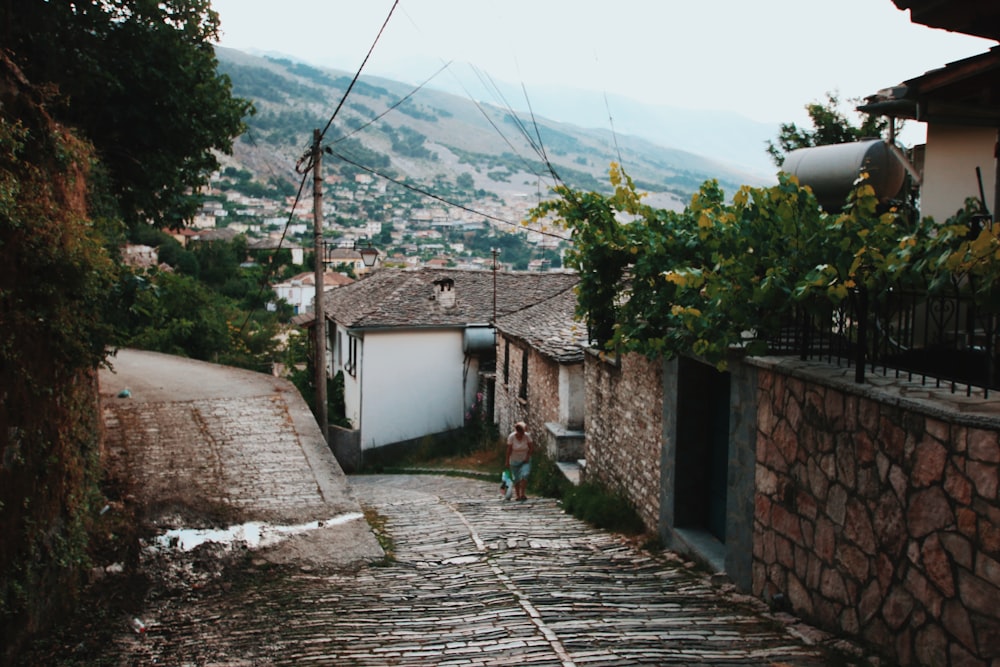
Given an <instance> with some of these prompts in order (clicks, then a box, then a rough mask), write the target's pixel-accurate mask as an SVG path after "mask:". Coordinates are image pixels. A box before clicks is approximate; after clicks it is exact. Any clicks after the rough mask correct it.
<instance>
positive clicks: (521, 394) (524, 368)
mask: <svg viewBox="0 0 1000 667" xmlns="http://www.w3.org/2000/svg"><path fill="white" fill-rule="evenodd" d="M517 396H518V398H520V399H522V400H528V351H527V350H521V389H520V390H519V391H518V393H517Z"/></svg>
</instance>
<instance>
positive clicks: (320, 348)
mask: <svg viewBox="0 0 1000 667" xmlns="http://www.w3.org/2000/svg"><path fill="white" fill-rule="evenodd" d="M320 138H321V135H320V131H319V130H313V227H314V229H313V238H314V242H313V246H314V252H315V253H316V280H315V282H316V300H315V305H314V307H313V310H314V311H315V315H316V325H315V331H314V333H315V334H316V351H315V354H313V364H314V366H315V367H316V368H315V369H314V370H315V374H314V379H313V382H314V384H315V388H316V395H315V396H316V419H317V421H319V427H320V429H321V430H322V431H323V440H325V441H329V437H330V434H329V432H328V431H329V428H330V424H329V420H328V418H327V411H326V310H325V307H324V304H323V274H324V273H325V272H326V262H325V261H324V260H325V259H326V257H325V256H324V247H323V176H322V174H321V171H320V166H321V164H322V158H323V150H322V148H321V146H320Z"/></svg>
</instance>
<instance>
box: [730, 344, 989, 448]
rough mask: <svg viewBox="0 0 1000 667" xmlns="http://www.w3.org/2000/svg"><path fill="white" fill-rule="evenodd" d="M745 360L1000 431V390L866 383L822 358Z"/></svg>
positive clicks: (870, 377)
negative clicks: (968, 392)
mask: <svg viewBox="0 0 1000 667" xmlns="http://www.w3.org/2000/svg"><path fill="white" fill-rule="evenodd" d="M743 363H746V364H749V365H751V366H756V367H758V368H763V369H768V370H777V371H780V372H781V373H783V374H785V375H788V376H791V377H793V378H796V379H799V380H807V381H810V382H819V383H824V384H826V385H827V386H830V387H832V388H836V389H839V390H841V391H843V392H844V393H847V394H853V395H855V396H860V397H863V398H868V399H872V400H876V401H878V402H880V403H882V404H887V405H892V406H896V407H899V408H902V409H907V410H911V411H914V412H919V413H922V414H925V415H927V416H930V417H934V418H936V419H939V420H941V421H944V422H948V423H951V424H959V425H962V426H969V427H973V428H986V429H991V430H1000V390H993V391H992V392H990V395H989V397H988V398H983V390H982V389H974V390H973V392H972V395H971V396H967V395H966V392H965V389H964V385H963V386H962V388H961V390H960V391H959V390H956V391H955V392H954V393H952V391H951V390H950V388H949V386H948V385H945V386H942V387H935V386H934V385H933V384H931V383H928V384H921V382H920V381H919V380H908V379H907V378H906V377H899V378H897V377H894V375H895V371H890V373H891V374H892V375H885V376H883V375H878V374H876V373H871V372H869V373H866V374H865V382H864V384H858V383H856V382H855V381H854V366H837V365H835V364H830V363H823V362H818V361H802V360H801V359H799V358H797V357H778V356H766V357H751V356H747V357H745V358H744V359H743Z"/></svg>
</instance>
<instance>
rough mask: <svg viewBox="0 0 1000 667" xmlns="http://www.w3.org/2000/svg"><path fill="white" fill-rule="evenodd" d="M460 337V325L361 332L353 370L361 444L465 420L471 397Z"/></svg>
mask: <svg viewBox="0 0 1000 667" xmlns="http://www.w3.org/2000/svg"><path fill="white" fill-rule="evenodd" d="M462 341H463V338H462V331H461V330H426V331H424V330H418V331H402V332H400V331H387V332H372V331H368V332H365V337H364V340H363V354H362V355H361V365H360V368H359V373H358V377H359V378H362V382H363V383H364V384H363V387H361V391H360V394H359V397H358V398H359V399H360V414H361V419H360V422H358V423H359V424H360V426H361V447H362V449H370V448H373V447H381V446H383V445H387V444H391V443H394V442H399V441H401V440H408V439H411V438H419V437H422V436H424V435H429V434H432V433H440V432H442V431H447V430H449V429H453V428H458V427H460V426H462V425H463V424H464V422H465V410H466V406H467V405H468V404H469V402H470V399H469V396H468V395H469V391H468V390H467V388H466V379H465V373H464V360H465V356H464V353H463V351H462ZM471 382H472V383H475V376H474V374H473V376H472V380H471ZM471 394H472V397H473V398H474V397H475V389H474V388H473V389H472V390H471Z"/></svg>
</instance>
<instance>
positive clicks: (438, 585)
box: [25, 352, 877, 667]
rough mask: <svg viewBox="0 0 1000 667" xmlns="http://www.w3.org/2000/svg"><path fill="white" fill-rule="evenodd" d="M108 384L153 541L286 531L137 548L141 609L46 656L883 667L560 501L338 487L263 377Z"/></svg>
mask: <svg viewBox="0 0 1000 667" xmlns="http://www.w3.org/2000/svg"><path fill="white" fill-rule="evenodd" d="M153 379H155V381H154V380H153ZM122 387H131V391H130V392H129V393H130V396H129V397H128V399H125V398H121V394H120V393H119V392H120V391H121V389H122ZM102 394H104V395H105V397H106V399H105V400H106V410H105V422H106V425H107V428H108V436H107V447H108V456H109V457H110V458H111V459H117V460H119V461H121V462H122V465H123V466H124V468H125V469H126V470H127V471H128V473H127V474H128V475H129V476H130V477H131V478H132V479H133V480H134V484H135V490H134V493H135V499H134V502H136V503H138V505H139V506H140V507H142V508H144V509H143V511H144V515H145V519H144V521H147V522H149V523H150V525H152V526H154V527H155V530H156V531H157V532H159V533H162V532H165V531H166V530H168V529H177V528H189V527H194V526H193V525H192V524H199V525H198V527H211V528H218V527H219V526H220V525H223V526H224V525H230V526H237V527H240V530H242V531H243V532H241V533H238V535H242V536H245V534H246V532H247V527H248V526H251V525H253V526H255V530H260V531H262V532H267V530H268V529H270V531H271V534H278V535H279V539H276V540H274V541H272V542H270V543H262V544H260V545H258V546H254V545H249V544H248V542H247V541H246V540H243V539H241V538H238V539H236V540H234V541H233V540H231V541H230V542H229V543H219V542H207V543H203V544H201V545H200V546H196V547H193V548H190V549H185V548H181V545H180V539H179V538H178V539H168V540H167V541H166V543H165V544H163V545H161V546H160V547H159V548H151V547H150V546H149V545H147V546H146V547H145V548H144V550H143V554H144V555H143V561H142V563H141V569H142V571H143V575H142V576H143V577H144V581H146V584H144V588H143V590H142V594H141V596H140V598H138V602H137V604H135V605H133V606H130V607H129V608H127V610H126V609H125V608H124V607H123V608H121V610H120V612H114V611H112V613H111V614H110V615H107V616H101V615H99V614H98V615H96V616H95V618H111V619H112V623H111V625H110V626H107V625H105V626H103V627H102V629H101V632H100V633H99V634H98V635H94V634H92V633H91V632H90V631H89V630H88V629H87V628H89V627H91V625H88V620H87V619H84V622H83V623H82V625H81V629H80V630H78V631H77V632H75V633H73V632H70V633H67V635H66V637H67V639H65V640H63V641H61V642H60V641H58V640H57V641H56V643H55V645H54V647H53V645H52V644H51V643H50V644H49V645H48V648H47V649H46V650H47V651H48V652H47V653H45V658H46V659H45V662H44V664H49V665H80V664H88V665H90V664H100V665H121V666H125V665H128V666H132V665H135V666H140V665H143V666H145V665H170V666H178V667H185V666H192V667H194V666H197V667H249V666H272V665H336V666H346V665H372V666H380V667H381V666H388V665H462V666H469V667H474V666H477V665H483V666H485V665H561V666H563V667H566V666H570V665H576V666H583V665H588V666H596V665H608V666H610V665H698V664H701V665H764V666H773V667H791V666H797V667H806V666H820V665H829V664H837V665H847V664H852V663H854V664H873V663H874V664H877V662H876V661H869V660H867V659H865V658H864V657H863V656H860V655H858V654H850V653H848V654H845V653H843V651H844V650H849V649H850V647H849V646H842V645H840V644H838V643H837V642H836V641H835V640H833V639H832V638H830V637H827V636H824V635H822V634H820V633H817V632H816V631H814V630H812V629H810V628H808V627H806V626H804V625H800V624H798V623H797V622H796V620H795V619H793V618H791V617H787V616H784V615H781V614H777V615H775V614H772V613H770V612H769V611H768V610H767V609H766V607H764V606H763V604H762V603H761V602H759V601H757V600H754V599H751V598H748V597H745V596H741V595H738V594H736V593H735V592H734V591H733V590H732V588H731V587H729V586H727V585H726V584H725V583H724V582H725V578H724V577H718V576H710V575H709V574H707V573H705V572H704V571H702V570H700V569H698V568H697V567H695V566H694V565H693V564H692V563H688V562H685V561H683V560H682V559H680V558H679V557H677V556H675V555H673V554H670V553H663V554H651V553H649V552H647V551H644V550H642V549H639V548H637V547H636V546H634V545H633V544H631V543H629V542H628V541H627V540H625V539H624V538H621V537H619V536H616V535H614V534H612V533H609V532H606V531H601V530H597V529H594V528H591V527H589V526H588V525H586V524H584V523H582V522H580V521H578V520H577V519H574V518H573V517H571V516H568V515H566V514H564V513H563V512H562V510H561V509H560V506H559V504H558V503H557V502H556V501H555V500H552V499H547V498H531V499H529V500H528V501H527V502H523V503H518V502H504V501H502V500H501V498H500V495H499V491H498V485H497V484H494V483H490V482H483V481H478V480H472V479H468V478H464V477H454V476H443V475H378V476H365V475H362V476H352V477H347V476H345V475H344V474H343V472H342V471H341V470H340V468H339V466H338V465H337V464H336V460H335V459H334V458H333V457H332V455H331V454H330V452H329V450H328V449H327V448H326V447H325V444H322V440H321V439H320V438H318V429H317V428H316V426H315V422H314V421H312V419H311V415H309V414H308V409H306V408H304V404H303V403H302V401H301V398H300V397H299V396H298V394H297V392H294V391H293V390H290V388H289V386H288V385H287V383H284V382H283V381H278V380H276V379H274V378H269V376H266V375H259V374H251V373H246V372H244V371H236V370H234V369H225V368H223V367H217V366H212V365H208V364H198V363H197V362H190V361H186V360H183V361H182V360H177V359H176V358H171V357H167V356H165V355H154V354H151V353H137V352H129V353H125V354H122V355H120V357H119V359H118V361H117V371H116V374H115V375H110V374H105V375H104V376H102ZM111 511H112V512H114V511H115V510H111ZM362 514H364V516H365V518H367V523H366V521H365V519H364V518H362ZM206 524H208V525H207V526H206ZM292 524H295V525H292ZM369 526H370V527H371V528H369ZM291 528H294V529H295V532H294V534H292V533H291V532H290V531H289V529H291ZM282 531H285V532H282ZM373 532H374V533H375V534H376V535H377V536H378V537H379V538H380V540H381V544H382V545H383V546H384V547H385V551H384V552H383V549H382V548H380V547H379V542H378V541H377V540H376V539H375V537H374V536H373ZM383 553H384V554H385V556H384V557H383ZM109 571H110V568H109ZM106 576H112V577H113V575H106ZM100 604H102V605H110V606H112V607H113V606H114V605H115V604H119V603H115V601H113V600H103V601H101V602H100ZM116 613H118V614H120V615H119V616H116V615H115V614H116ZM115 618H118V619H119V620H113V619H115ZM70 638H71V639H70ZM81 638H82V639H81ZM834 649H836V650H834ZM38 655H42V653H41V652H40V653H39V654H38ZM845 655H848V656H849V657H848V658H847V659H845ZM25 664H41V663H36V662H31V663H25Z"/></svg>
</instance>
